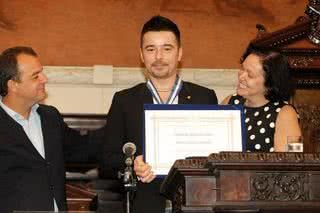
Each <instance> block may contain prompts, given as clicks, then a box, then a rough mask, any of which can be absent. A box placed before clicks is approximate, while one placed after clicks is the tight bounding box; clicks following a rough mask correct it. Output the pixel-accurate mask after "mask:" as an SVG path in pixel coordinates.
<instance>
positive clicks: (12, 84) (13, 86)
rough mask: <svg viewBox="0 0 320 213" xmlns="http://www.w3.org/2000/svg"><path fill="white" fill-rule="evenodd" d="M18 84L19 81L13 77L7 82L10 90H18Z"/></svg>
mask: <svg viewBox="0 0 320 213" xmlns="http://www.w3.org/2000/svg"><path fill="white" fill-rule="evenodd" d="M17 85H18V83H17V82H16V81H14V80H12V79H10V80H9V81H8V82H7V86H8V92H9V91H13V92H14V91H16V90H17Z"/></svg>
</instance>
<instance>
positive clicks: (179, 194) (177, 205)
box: [172, 183, 185, 213]
mask: <svg viewBox="0 0 320 213" xmlns="http://www.w3.org/2000/svg"><path fill="white" fill-rule="evenodd" d="M184 189H185V186H184V183H183V184H181V185H180V186H179V187H178V188H177V189H176V193H175V194H174V197H173V200H172V209H173V212H174V213H179V212H181V206H182V205H183V197H184V195H185V194H184Z"/></svg>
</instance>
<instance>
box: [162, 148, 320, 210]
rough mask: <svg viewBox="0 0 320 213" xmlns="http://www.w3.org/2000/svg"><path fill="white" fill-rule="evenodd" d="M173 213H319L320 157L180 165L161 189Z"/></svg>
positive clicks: (254, 156) (219, 158) (251, 157)
mask: <svg viewBox="0 0 320 213" xmlns="http://www.w3.org/2000/svg"><path fill="white" fill-rule="evenodd" d="M161 193H162V194H164V195H165V196H166V197H167V198H168V199H170V200H171V201H172V205H173V212H188V213H191V212H193V213H195V212H207V213H209V212H270V213H271V212H272V213H274V212H297V213H298V212H299V213H302V212H310V213H311V212H312V213H314V212H320V153H312V154H311V153H310V154H307V153H238V152H223V153H220V154H211V155H210V156H209V157H208V158H202V157H194V158H188V159H186V160H177V161H176V162H175V163H174V165H173V167H172V168H171V170H170V172H169V174H168V176H167V177H166V179H165V180H164V182H163V184H162V186H161Z"/></svg>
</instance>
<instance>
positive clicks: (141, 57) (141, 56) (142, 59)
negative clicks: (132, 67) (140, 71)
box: [140, 48, 144, 63]
mask: <svg viewBox="0 0 320 213" xmlns="http://www.w3.org/2000/svg"><path fill="white" fill-rule="evenodd" d="M140 59H141V61H142V63H144V58H143V54H142V49H141V48H140Z"/></svg>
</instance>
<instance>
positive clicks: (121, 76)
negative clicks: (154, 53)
mask: <svg viewBox="0 0 320 213" xmlns="http://www.w3.org/2000/svg"><path fill="white" fill-rule="evenodd" d="M44 72H45V73H46V75H47V76H48V78H49V84H85V85H102V86H107V87H110V86H112V85H113V86H118V87H121V86H124V87H128V86H133V85H136V84H138V83H141V82H143V81H145V76H144V69H143V68H140V67H137V68H135V67H134V68H132V67H113V69H112V78H113V79H112V81H111V82H112V84H95V83H94V66H92V67H76V66H74V67H73V66H44ZM180 74H181V77H182V78H183V79H184V80H186V81H191V82H195V83H198V84H200V85H204V86H210V85H214V86H215V87H235V86H236V83H237V69H198V68H183V69H181V70H180Z"/></svg>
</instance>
